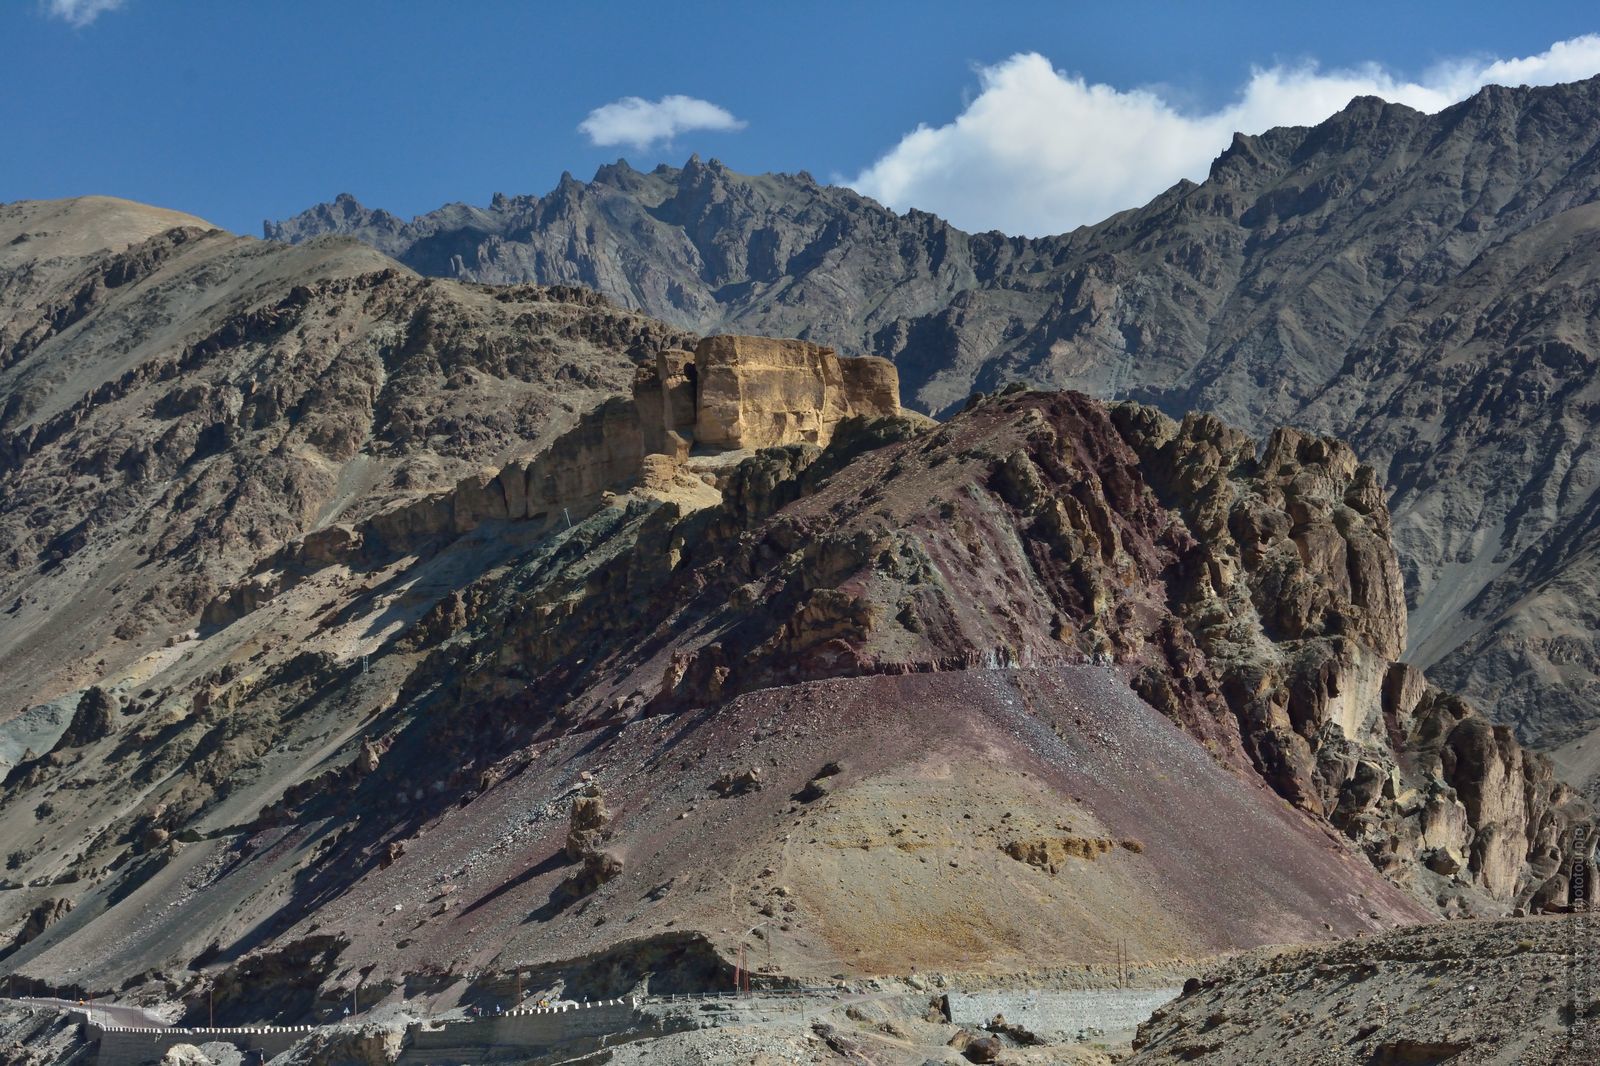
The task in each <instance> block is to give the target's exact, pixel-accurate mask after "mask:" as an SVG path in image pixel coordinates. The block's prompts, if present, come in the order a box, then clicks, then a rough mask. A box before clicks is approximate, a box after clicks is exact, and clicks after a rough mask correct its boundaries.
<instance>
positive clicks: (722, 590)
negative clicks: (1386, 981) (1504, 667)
mask: <svg viewBox="0 0 1600 1066" xmlns="http://www.w3.org/2000/svg"><path fill="white" fill-rule="evenodd" d="M889 421H890V420H880V423H881V424H883V425H887V424H889ZM852 425H853V423H852ZM638 530H639V532H638V534H637V536H638V539H637V540H636V541H635V543H634V547H633V548H632V550H631V552H630V553H629V555H628V561H627V563H626V564H624V563H622V562H621V561H620V560H619V561H618V562H617V563H615V564H612V565H611V566H607V567H604V568H602V569H601V570H600V571H599V572H598V573H596V574H594V575H591V576H589V577H588V578H586V580H585V581H584V585H583V587H584V592H585V596H586V597H588V598H587V599H586V601H585V604H586V606H585V608H584V609H583V610H581V611H580V610H573V609H571V608H570V604H571V603H572V602H573V601H572V599H571V597H572V594H573V589H572V586H570V585H567V584H565V583H561V582H557V583H554V584H552V585H551V586H550V589H549V593H548V595H549V596H550V599H549V601H548V602H540V596H541V595H543V594H542V593H540V592H538V591H537V590H535V591H534V592H533V593H532V601H531V602H524V603H523V604H522V605H521V606H520V607H519V608H518V612H519V613H518V617H519V618H522V619H527V621H526V622H522V621H516V620H513V621H511V622H510V624H509V627H508V628H505V629H499V630H496V633H497V639H498V640H499V641H500V642H501V645H500V653H499V662H501V663H503V664H515V670H514V672H511V673H509V674H506V675H501V674H500V673H498V672H497V671H483V672H479V673H478V674H475V675H474V676H472V677H471V678H469V679H467V680H466V681H465V682H464V685H463V696H462V698H463V699H464V700H466V701H467V702H469V703H472V702H479V701H482V702H485V703H488V704H491V705H492V704H494V703H495V702H496V701H500V700H513V701H516V700H520V699H521V697H519V696H518V695H517V693H519V692H523V691H527V690H529V689H536V690H538V691H540V692H541V699H543V700H550V701H567V702H566V704H565V707H564V709H563V712H562V713H563V715H564V716H568V717H569V718H570V719H572V720H581V719H583V718H584V717H586V716H587V715H589V714H595V715H601V714H608V713H610V712H609V711H607V710H606V709H605V708H604V707H603V706H598V705H597V706H596V707H594V708H593V710H592V711H589V710H586V709H585V705H584V700H585V699H586V697H585V695H584V690H583V687H582V683H581V681H579V680H577V679H580V678H583V677H588V676H593V675H590V674H588V673H587V672H584V673H575V672H573V671H572V670H570V669H569V668H568V667H567V666H566V665H565V664H567V663H570V662H571V661H572V659H573V658H575V657H582V658H584V659H585V660H586V662H589V663H593V664H594V667H593V668H594V669H595V670H597V671H604V670H606V669H609V668H611V665H612V664H619V665H620V664H627V663H628V662H630V661H631V660H630V658H629V657H630V655H631V652H632V649H633V648H634V647H636V646H638V645H640V644H652V642H656V641H660V642H662V643H663V644H664V645H665V650H663V651H662V652H661V653H660V654H661V658H660V659H659V660H658V661H660V662H661V664H662V667H661V669H660V672H659V674H658V675H656V678H652V681H653V683H654V684H655V685H656V686H657V687H656V688H655V689H654V690H653V691H652V690H650V689H646V690H645V691H644V693H643V696H644V697H645V698H646V700H647V706H648V708H649V710H650V711H651V712H654V713H665V712H670V711H673V710H678V709H688V708H698V707H710V706H715V705H717V704H720V703H722V702H724V701H727V700H729V699H731V698H733V697H734V696H736V695H738V694H739V693H744V692H750V691H752V690H756V689H764V688H770V687H774V686H782V685H787V684H793V683H796V682H801V681H805V680H809V679H815V678H823V677H842V676H856V675H862V674H874V673H903V672H910V671H919V672H920V671H942V670H959V669H966V668H971V667H980V668H981V667H997V666H999V667H1004V666H1024V665H1037V664H1045V663H1049V662H1052V661H1065V662H1084V661H1099V662H1102V663H1105V664H1107V665H1115V666H1116V668H1117V669H1118V670H1120V671H1122V672H1124V673H1125V675H1126V677H1127V679H1128V681H1129V683H1130V684H1131V686H1132V688H1133V689H1134V691H1135V692H1137V693H1138V694H1139V695H1140V696H1141V697H1143V698H1144V699H1145V700H1146V701H1147V702H1148V703H1150V704H1151V705H1152V706H1154V707H1155V708H1156V709H1158V710H1159V711H1161V712H1162V713H1163V714H1165V715H1166V716H1167V717H1168V718H1170V719H1171V720H1172V721H1174V722H1175V723H1177V724H1179V725H1180V726H1181V727H1182V728H1183V729H1184V730H1186V731H1187V732H1188V733H1189V734H1190V735H1191V736H1192V737H1193V738H1194V739H1195V740H1196V741H1197V742H1198V743H1200V744H1201V745H1203V746H1204V747H1205V748H1206V749H1207V750H1208V751H1210V752H1212V753H1213V755H1214V757H1215V758H1216V759H1217V760H1218V761H1219V762H1221V763H1223V764H1224V765H1227V766H1229V767H1231V768H1232V769H1233V770H1234V771H1235V772H1237V773H1239V774H1241V775H1244V776H1248V777H1252V778H1257V777H1258V778H1259V779H1261V780H1264V781H1265V782H1267V783H1268V784H1269V785H1270V786H1271V787H1272V788H1273V789H1274V790H1275V791H1277V792H1278V793H1279V794H1280V795H1281V796H1283V797H1284V799H1286V800H1288V801H1289V802H1290V803H1291V804H1293V805H1294V806H1296V807H1298V808H1299V809H1300V810H1302V811H1303V812H1304V814H1305V815H1306V816H1307V817H1310V818H1312V819H1315V820H1318V821H1321V822H1323V823H1324V824H1326V825H1328V826H1329V827H1330V828H1331V829H1333V830H1334V831H1336V832H1339V833H1342V834H1343V835H1344V836H1345V837H1346V838H1348V839H1349V840H1350V841H1351V842H1352V845H1353V846H1354V847H1356V848H1358V849H1360V850H1361V851H1362V852H1364V853H1365V854H1366V855H1367V857H1368V858H1369V859H1370V861H1371V862H1372V863H1373V865H1374V866H1376V867H1377V868H1378V869H1379V870H1381V871H1383V872H1384V873H1385V874H1387V875H1388V876H1389V877H1390V878H1391V879H1393V880H1395V881H1396V882H1398V883H1400V884H1402V885H1404V886H1406V887H1407V888H1408V889H1410V890H1411V891H1412V892H1413V893H1414V894H1415V895H1417V896H1418V897H1420V898H1424V899H1426V900H1427V901H1428V903H1429V905H1430V906H1433V907H1436V908H1438V909H1440V910H1442V911H1444V912H1446V913H1468V912H1473V913H1482V912H1483V911H1484V910H1489V911H1494V910H1511V909H1513V908H1516V907H1519V906H1520V907H1531V906H1547V905H1552V904H1556V903H1557V901H1558V900H1559V898H1560V897H1561V896H1562V886H1561V884H1560V883H1559V882H1558V881H1557V880H1555V879H1556V878H1559V876H1560V873H1559V867H1560V865H1561V862H1562V861H1563V860H1562V855H1563V848H1564V847H1565V846H1566V843H1565V837H1564V834H1565V833H1566V832H1567V829H1568V828H1569V827H1570V826H1571V825H1572V824H1573V823H1574V821H1575V820H1578V819H1581V818H1584V817H1587V815H1586V814H1585V813H1584V809H1583V806H1582V804H1581V803H1579V802H1578V801H1577V799H1576V797H1574V796H1573V794H1572V793H1571V791H1570V790H1568V789H1567V788H1566V787H1565V786H1563V785H1561V784H1560V783H1559V782H1557V781H1556V780H1555V778H1554V775H1553V774H1552V772H1551V770H1550V767H1549V764H1548V762H1547V761H1546V760H1545V759H1543V758H1542V757H1540V756H1537V755H1534V754H1532V753H1529V752H1527V751H1525V750H1523V749H1522V748H1521V747H1520V746H1518V745H1516V744H1515V742H1514V740H1513V739H1512V738H1511V737H1510V735H1509V734H1507V733H1506V732H1505V731H1504V730H1499V731H1496V730H1495V729H1494V728H1493V727H1491V726H1490V725H1489V724H1488V723H1487V722H1486V720H1485V719H1484V718H1483V717H1482V716H1480V715H1479V714H1478V713H1477V712H1476V711H1475V710H1474V709H1472V708H1471V707H1470V706H1469V705H1467V704H1466V703H1465V702H1464V701H1462V700H1460V699H1459V698H1456V697H1454V696H1450V695H1448V694H1446V693H1443V692H1441V691H1439V690H1438V689H1436V688H1433V687H1431V686H1429V685H1428V683H1427V682H1426V681H1425V679H1423V678H1422V677H1421V675H1420V673H1418V672H1417V671H1415V670H1412V669H1411V668H1409V667H1406V666H1403V665H1400V664H1397V663H1396V659H1397V658H1398V657H1399V656H1400V655H1401V654H1402V653H1403V650H1404V648H1405V645H1406V629H1407V619H1406V612H1405V609H1404V599H1403V593H1402V583H1401V575H1400V568H1399V564H1398V561H1397V559H1396V555H1395V551H1394V548H1393V546H1392V544H1391V542H1390V540H1389V533H1390V519H1389V515H1388V512H1387V509H1386V508H1385V506H1384V504H1383V499H1382V495H1381V492H1380V491H1379V487H1378V485H1377V482H1376V479H1375V477H1374V475H1373V472H1372V470H1371V469H1370V468H1367V467H1365V466H1363V465H1362V464H1361V463H1360V462H1359V461H1358V460H1357V458H1356V457H1355V455H1354V453H1353V452H1352V451H1351V449H1350V448H1349V447H1348V446H1346V445H1344V444H1342V443H1340V442H1338V441H1335V440H1331V439H1328V438H1322V437H1317V436H1313V435H1307V434H1304V433H1301V432H1298V431H1293V430H1280V431H1278V432H1276V433H1274V434H1273V435H1272V436H1271V437H1270V438H1269V439H1268V440H1266V441H1265V442H1262V443H1258V442H1256V441H1255V440H1253V439H1252V438H1250V437H1249V436H1248V435H1246V434H1244V433H1241V432H1240V431H1238V430H1236V429H1233V428H1231V427H1229V426H1227V425H1226V424H1224V423H1222V422H1221V421H1219V420H1217V419H1215V418H1212V417H1209V416H1191V417H1189V418H1186V419H1184V420H1183V421H1181V422H1180V421H1175V420H1172V419H1169V418H1167V417H1166V416H1164V415H1162V414H1160V413H1159V412H1157V411H1155V410H1154V409H1152V408H1147V407H1140V406H1137V405H1120V406H1116V407H1106V406H1104V405H1101V404H1098V403H1096V402H1094V401H1091V400H1089V399H1087V398H1086V397H1083V396H1080V395H1075V394H1070V393H1069V394H1038V393H1032V394H1030V393H1012V394H1008V395H1005V396H1001V397H998V398H994V399H990V400H986V401H983V402H980V403H978V404H976V405H974V406H973V407H972V408H971V409H969V410H968V411H967V412H966V413H964V414H963V415H961V416H959V417H957V418H955V419H952V420H951V422H949V423H947V424H945V425H944V426H942V427H940V428H938V429H937V430H934V431H926V432H920V433H919V432H918V431H917V430H916V429H915V428H907V429H906V431H905V432H904V433H903V434H896V433H893V432H888V431H886V430H881V429H880V430H867V429H863V430H852V432H851V434H850V435H847V436H845V437H841V438H838V439H836V440H834V441H833V442H832V443H831V445H830V447H829V448H828V449H826V450H819V449H816V448H813V447H812V446H810V445H805V444H799V445H790V446H789V447H787V448H783V449H773V450H769V451H765V452H762V453H760V454H759V455H757V456H755V457H752V458H751V459H750V460H748V461H746V462H745V463H743V464H741V466H740V467H739V468H738V469H737V471H735V472H734V473H733V474H731V475H730V476H729V477H728V478H727V479H726V484H725V492H724V494H723V503H722V505H721V506H720V507H718V508H713V509H710V510H708V511H704V512H695V513H685V512H681V511H671V512H669V511H668V510H667V509H665V508H663V509H661V510H658V511H657V512H655V514H654V515H653V516H652V517H651V518H650V519H649V520H648V521H645V522H644V523H642V524H641V525H640V526H639V527H638ZM647 560H649V563H648V565H647ZM686 605H687V606H686ZM619 619H626V620H627V622H626V623H625V625H624V627H623V628H624V631H625V632H626V633H627V634H628V635H627V636H626V637H622V638H619V637H617V636H615V635H614V634H616V633H617V626H618V620H619ZM691 630H692V631H694V632H696V633H704V634H708V635H709V636H703V637H698V638H685V637H683V636H681V635H680V634H683V633H685V632H687V631H691ZM652 646H654V645H653V644H652ZM1536 901H1537V902H1536Z"/></svg>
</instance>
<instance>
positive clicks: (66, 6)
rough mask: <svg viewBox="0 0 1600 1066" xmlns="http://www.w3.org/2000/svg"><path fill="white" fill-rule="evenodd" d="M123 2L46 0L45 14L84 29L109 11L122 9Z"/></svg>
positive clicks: (117, 0) (106, 0) (119, 0)
mask: <svg viewBox="0 0 1600 1066" xmlns="http://www.w3.org/2000/svg"><path fill="white" fill-rule="evenodd" d="M122 4H123V0H45V5H44V10H45V14H47V15H49V16H50V17H51V18H58V19H61V20H62V21H64V22H66V23H68V24H69V25H72V26H77V27H79V28H82V27H84V26H87V25H89V23H91V22H93V21H94V20H95V19H97V18H99V17H100V16H101V15H103V14H105V13H106V12H107V11H115V10H116V9H117V8H119V7H121V6H122Z"/></svg>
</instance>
